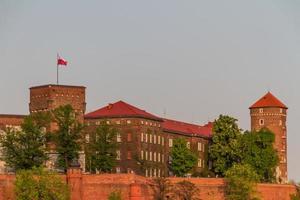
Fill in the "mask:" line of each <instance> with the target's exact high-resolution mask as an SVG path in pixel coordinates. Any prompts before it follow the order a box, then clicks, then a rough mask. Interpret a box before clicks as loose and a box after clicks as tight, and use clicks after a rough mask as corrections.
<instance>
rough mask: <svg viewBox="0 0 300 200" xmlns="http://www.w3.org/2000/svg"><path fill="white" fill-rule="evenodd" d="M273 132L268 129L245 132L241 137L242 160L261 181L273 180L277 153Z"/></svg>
mask: <svg viewBox="0 0 300 200" xmlns="http://www.w3.org/2000/svg"><path fill="white" fill-rule="evenodd" d="M274 141H275V136H274V134H273V133H272V132H271V131H269V130H268V129H261V130H260V131H258V132H245V133H244V134H243V137H242V142H241V143H242V145H241V146H242V150H243V151H242V152H243V153H242V158H243V159H242V162H243V163H246V164H249V165H250V166H252V168H253V169H255V171H256V173H257V174H258V175H259V177H260V181H261V182H274V181H275V169H276V166H277V164H278V155H277V152H276V150H275V149H274V147H273V143H274Z"/></svg>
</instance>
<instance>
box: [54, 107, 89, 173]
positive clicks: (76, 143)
mask: <svg viewBox="0 0 300 200" xmlns="http://www.w3.org/2000/svg"><path fill="white" fill-rule="evenodd" d="M53 116H54V120H55V122H56V123H57V125H58V130H57V131H55V133H54V134H53V140H54V143H55V146H56V151H57V152H58V163H57V164H58V166H59V167H61V168H63V169H64V171H66V170H67V168H68V167H69V166H70V163H71V162H72V161H73V160H74V159H78V157H79V151H80V150H81V139H82V130H83V127H84V126H83V124H81V123H80V122H79V121H78V120H77V119H76V114H75V112H74V110H73V108H72V106H71V105H65V106H60V107H58V108H56V109H55V110H54V111H53Z"/></svg>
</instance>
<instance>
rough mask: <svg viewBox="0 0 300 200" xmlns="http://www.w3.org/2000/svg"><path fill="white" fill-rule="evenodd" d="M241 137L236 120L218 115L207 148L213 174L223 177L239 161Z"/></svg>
mask: <svg viewBox="0 0 300 200" xmlns="http://www.w3.org/2000/svg"><path fill="white" fill-rule="evenodd" d="M241 136H242V134H241V129H239V127H238V125H237V120H236V119H234V118H232V117H230V116H226V115H220V116H219V118H218V119H217V120H215V122H214V126H213V135H212V142H211V145H210V148H209V158H210V160H211V161H212V169H213V171H214V172H215V174H217V175H220V176H224V175H225V172H226V171H227V170H228V169H229V168H230V167H232V166H233V165H234V164H235V163H239V162H240V161H241V153H242V152H241V148H240V138H241Z"/></svg>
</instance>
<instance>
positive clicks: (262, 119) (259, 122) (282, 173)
mask: <svg viewBox="0 0 300 200" xmlns="http://www.w3.org/2000/svg"><path fill="white" fill-rule="evenodd" d="M250 115H251V130H260V129H261V128H268V129H269V130H271V131H272V132H273V133H274V134H275V143H274V148H275V149H276V150H277V153H278V157H279V165H278V167H277V169H276V177H277V182H279V183H287V181H288V174H287V127H286V118H287V107H286V106H285V105H284V104H283V103H281V102H280V101H279V100H278V99H277V98H276V97H274V96H273V95H272V94H271V93H267V94H266V95H265V96H263V97H262V98H261V99H259V100H258V101H257V102H256V103H255V104H253V105H252V106H251V107H250Z"/></svg>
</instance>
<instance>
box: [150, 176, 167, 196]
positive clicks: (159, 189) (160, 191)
mask: <svg viewBox="0 0 300 200" xmlns="http://www.w3.org/2000/svg"><path fill="white" fill-rule="evenodd" d="M151 186H152V190H153V194H154V199H155V200H166V199H167V196H168V194H169V193H170V192H171V184H170V181H169V180H168V179H167V178H165V177H157V178H154V179H153V183H152V185H151Z"/></svg>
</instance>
